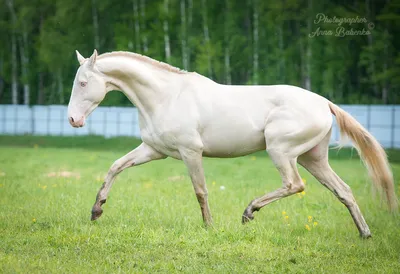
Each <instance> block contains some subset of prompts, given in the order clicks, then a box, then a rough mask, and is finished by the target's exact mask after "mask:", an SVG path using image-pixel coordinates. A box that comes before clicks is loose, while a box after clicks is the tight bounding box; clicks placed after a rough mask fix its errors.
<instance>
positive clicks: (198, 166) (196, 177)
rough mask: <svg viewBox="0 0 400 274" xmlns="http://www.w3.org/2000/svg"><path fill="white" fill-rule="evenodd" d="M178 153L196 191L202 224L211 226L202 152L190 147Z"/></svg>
mask: <svg viewBox="0 0 400 274" xmlns="http://www.w3.org/2000/svg"><path fill="white" fill-rule="evenodd" d="M180 154H181V156H182V160H183V161H184V163H185V165H186V167H187V169H188V171H189V175H190V178H191V180H192V184H193V188H194V191H195V193H196V197H197V201H198V202H199V204H200V208H201V214H202V215H203V221H204V224H205V225H206V226H211V225H212V217H211V211H210V207H209V206H208V198H207V196H208V192H207V187H206V180H205V177H204V170H203V163H202V152H199V151H194V150H190V149H182V150H180Z"/></svg>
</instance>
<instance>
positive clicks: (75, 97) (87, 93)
mask: <svg viewBox="0 0 400 274" xmlns="http://www.w3.org/2000/svg"><path fill="white" fill-rule="evenodd" d="M76 56H77V58H78V61H79V64H80V67H79V69H78V71H77V72H76V76H75V80H74V84H73V87H72V93H71V98H70V100H69V104H68V120H69V123H70V124H71V125H72V126H73V127H83V126H84V125H85V119H86V117H88V116H89V115H90V113H92V111H93V110H94V109H95V108H96V107H97V106H98V105H99V104H100V102H101V101H102V100H103V99H104V97H105V95H106V93H107V90H106V81H105V80H104V78H103V77H102V74H101V73H100V71H99V70H98V69H97V68H96V66H95V63H96V58H97V51H96V50H94V52H93V54H92V56H90V58H88V59H86V58H84V57H83V56H82V55H81V54H80V53H79V52H78V51H76Z"/></svg>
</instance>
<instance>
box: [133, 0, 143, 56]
mask: <svg viewBox="0 0 400 274" xmlns="http://www.w3.org/2000/svg"><path fill="white" fill-rule="evenodd" d="M137 1H138V0H132V4H133V18H134V20H135V48H136V52H141V47H140V21H139V8H138V3H137Z"/></svg>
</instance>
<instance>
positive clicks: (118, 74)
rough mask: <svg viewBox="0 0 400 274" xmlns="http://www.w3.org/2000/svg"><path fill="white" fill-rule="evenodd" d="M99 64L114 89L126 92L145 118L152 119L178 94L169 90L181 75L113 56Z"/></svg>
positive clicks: (103, 59) (138, 61)
mask: <svg viewBox="0 0 400 274" xmlns="http://www.w3.org/2000/svg"><path fill="white" fill-rule="evenodd" d="M97 64H98V67H99V69H100V71H101V72H102V73H103V74H105V75H106V77H107V82H109V83H111V84H112V86H113V87H112V89H118V90H120V91H122V92H123V93H124V94H125V95H126V96H127V97H128V99H129V100H130V101H131V102H132V103H133V104H134V105H135V106H136V107H137V108H138V109H139V111H140V113H141V114H142V115H143V116H149V115H151V114H152V113H153V112H154V111H155V110H156V108H157V106H159V105H161V104H162V102H163V101H164V100H166V99H168V97H169V96H171V95H172V92H174V89H171V88H167V87H168V86H169V85H170V83H171V82H172V81H171V79H172V77H177V75H174V73H172V72H169V71H166V70H162V69H159V68H156V67H152V65H150V64H147V63H144V62H143V61H141V60H136V59H134V58H130V57H125V56H117V57H111V56H110V57H104V58H101V59H99V60H98V63H97Z"/></svg>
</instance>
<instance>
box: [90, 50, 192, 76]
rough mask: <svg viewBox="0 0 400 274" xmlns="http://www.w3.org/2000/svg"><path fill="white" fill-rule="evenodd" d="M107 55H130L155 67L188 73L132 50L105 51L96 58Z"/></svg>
mask: <svg viewBox="0 0 400 274" xmlns="http://www.w3.org/2000/svg"><path fill="white" fill-rule="evenodd" d="M108 56H126V57H131V58H134V59H137V60H139V61H143V62H145V63H148V64H150V65H154V66H156V67H159V68H162V69H165V70H168V71H171V72H175V73H179V74H186V73H188V72H187V71H186V70H182V69H180V68H177V67H174V66H171V65H169V64H167V63H164V62H161V61H157V60H154V59H152V58H150V57H147V56H145V55H141V54H138V53H133V52H129V51H112V52H107V53H103V54H101V55H99V56H98V58H103V57H108Z"/></svg>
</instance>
